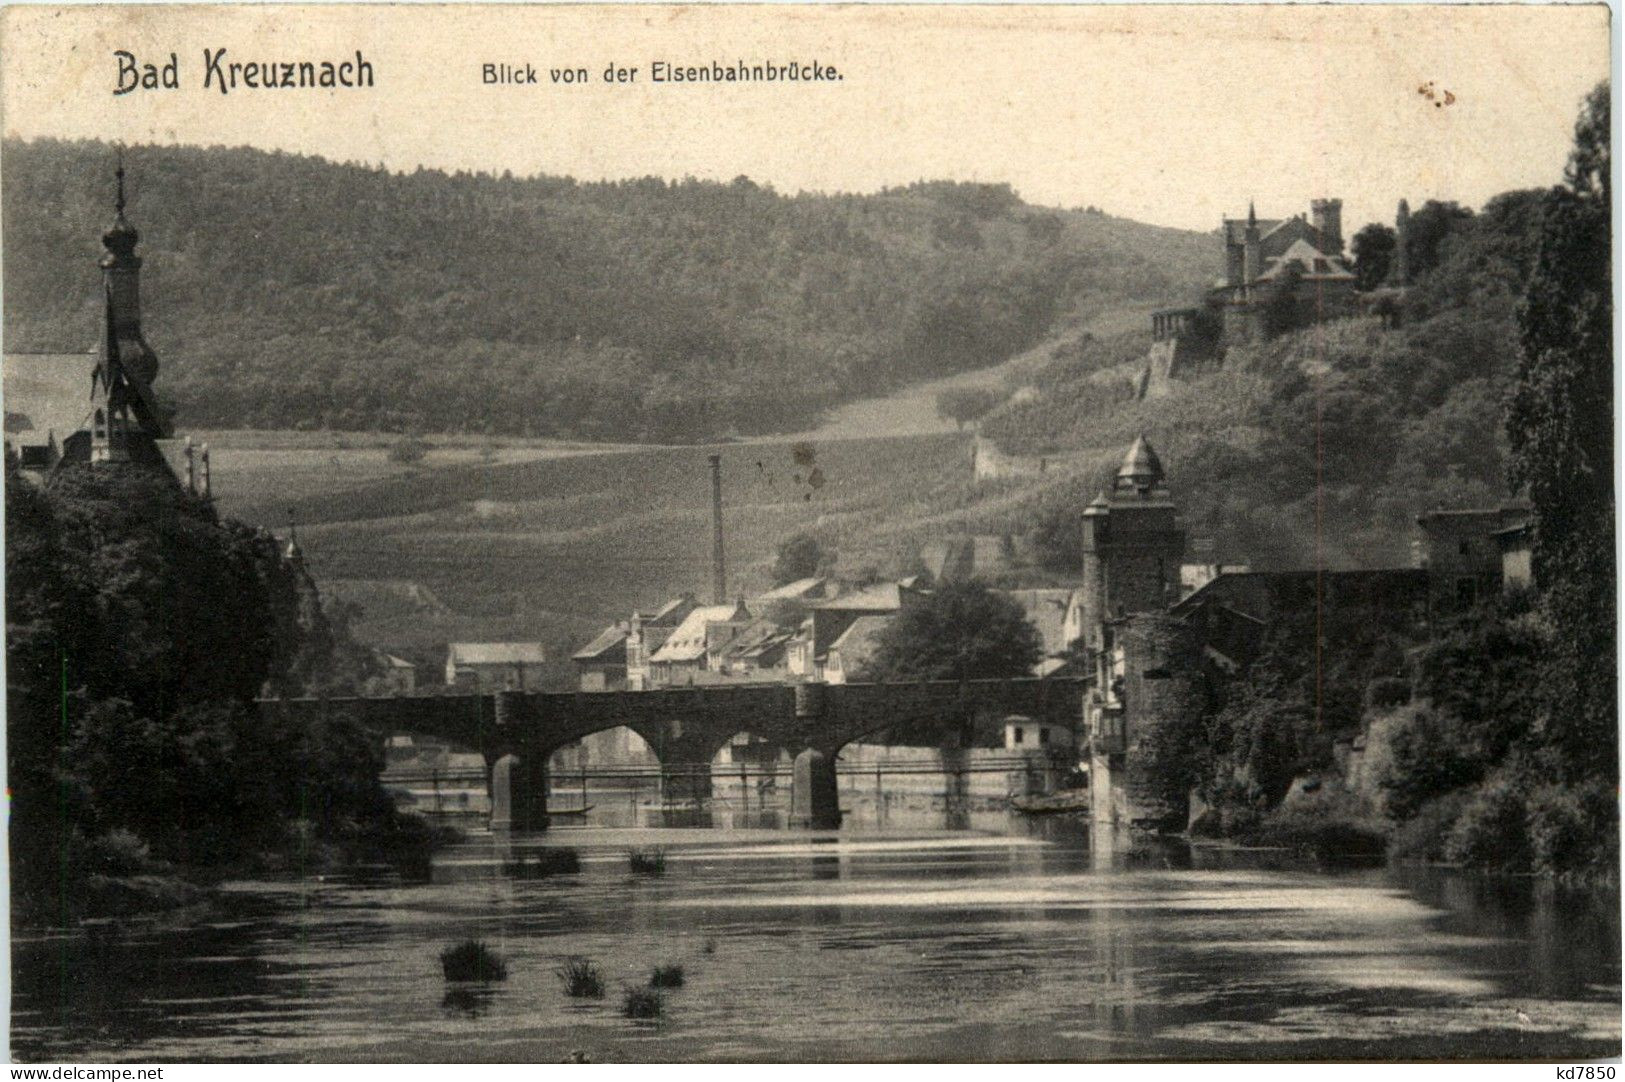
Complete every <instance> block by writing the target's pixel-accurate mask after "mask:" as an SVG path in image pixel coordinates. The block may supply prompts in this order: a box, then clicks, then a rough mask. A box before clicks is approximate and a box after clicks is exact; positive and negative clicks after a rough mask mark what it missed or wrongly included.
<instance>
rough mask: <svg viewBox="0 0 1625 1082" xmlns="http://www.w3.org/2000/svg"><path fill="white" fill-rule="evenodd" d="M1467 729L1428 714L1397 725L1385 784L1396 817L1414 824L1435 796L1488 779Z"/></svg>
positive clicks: (1432, 712) (1439, 715)
mask: <svg viewBox="0 0 1625 1082" xmlns="http://www.w3.org/2000/svg"><path fill="white" fill-rule="evenodd" d="M1462 728H1463V726H1462V724H1461V722H1460V721H1459V720H1458V719H1456V718H1454V717H1451V716H1449V715H1447V714H1443V713H1440V712H1439V711H1436V710H1428V709H1422V710H1417V711H1415V712H1414V713H1413V714H1412V715H1411V716H1410V718H1409V719H1407V720H1404V721H1400V722H1398V723H1397V724H1396V725H1395V727H1394V729H1393V731H1392V732H1391V733H1390V735H1389V738H1388V746H1389V765H1388V773H1387V776H1385V777H1384V778H1382V780H1381V782H1380V784H1381V786H1382V789H1383V792H1384V795H1385V797H1386V799H1387V807H1388V812H1389V814H1390V815H1393V816H1394V817H1395V818H1398V819H1408V818H1410V816H1411V815H1412V814H1414V813H1415V812H1416V810H1417V809H1418V808H1420V807H1421V806H1422V805H1423V804H1425V803H1426V802H1427V801H1429V800H1431V799H1433V798H1434V797H1436V796H1438V795H1440V794H1442V793H1449V792H1452V791H1454V790H1456V789H1460V788H1462V787H1464V786H1467V785H1471V784H1473V783H1474V782H1476V781H1478V780H1479V779H1480V778H1481V777H1483V772H1484V760H1483V758H1482V756H1481V755H1480V754H1479V751H1478V749H1477V747H1475V746H1474V743H1473V741H1472V739H1471V737H1470V735H1469V734H1466V733H1464V732H1463V731H1462Z"/></svg>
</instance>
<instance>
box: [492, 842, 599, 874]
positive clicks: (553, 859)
mask: <svg viewBox="0 0 1625 1082" xmlns="http://www.w3.org/2000/svg"><path fill="white" fill-rule="evenodd" d="M580 870H581V855H580V854H579V853H577V852H576V851H575V850H574V849H552V848H548V849H540V850H538V851H537V852H536V854H535V855H534V856H529V857H526V856H521V857H519V859H518V860H514V861H510V862H508V863H506V864H504V865H503V866H502V874H503V875H506V876H508V877H509V878H510V879H545V878H547V877H548V876H550V875H574V874H575V873H576V872H579V871H580Z"/></svg>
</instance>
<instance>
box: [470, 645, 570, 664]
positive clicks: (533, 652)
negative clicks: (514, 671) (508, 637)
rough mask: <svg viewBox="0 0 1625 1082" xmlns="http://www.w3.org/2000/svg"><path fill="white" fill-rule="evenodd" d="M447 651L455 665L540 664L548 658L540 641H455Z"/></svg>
mask: <svg viewBox="0 0 1625 1082" xmlns="http://www.w3.org/2000/svg"><path fill="white" fill-rule="evenodd" d="M446 652H447V659H448V660H449V661H450V662H451V663H452V664H453V665H540V664H542V663H543V662H545V661H546V660H547V651H546V650H544V649H543V648H542V644H541V643H539V642H454V643H451V644H449V645H448V646H447V647H446Z"/></svg>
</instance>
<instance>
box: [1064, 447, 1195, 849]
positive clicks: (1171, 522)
mask: <svg viewBox="0 0 1625 1082" xmlns="http://www.w3.org/2000/svg"><path fill="white" fill-rule="evenodd" d="M1184 556H1185V531H1184V530H1182V529H1180V527H1179V523H1178V520H1177V518H1176V514H1175V508H1174V501H1173V498H1172V497H1171V496H1170V495H1169V493H1168V483H1167V479H1166V478H1165V477H1164V476H1163V472H1162V462H1161V460H1160V459H1158V458H1157V452H1156V451H1155V450H1153V449H1152V447H1151V444H1150V442H1149V441H1148V440H1147V439H1146V438H1145V437H1144V436H1143V435H1142V436H1141V437H1140V438H1139V439H1137V440H1135V441H1134V446H1133V447H1130V448H1129V451H1128V454H1127V455H1125V456H1124V457H1123V464H1122V465H1121V466H1120V467H1119V468H1118V470H1117V474H1116V476H1115V477H1113V478H1112V486H1111V488H1110V489H1109V490H1107V491H1106V492H1104V493H1102V494H1101V495H1100V498H1099V499H1097V500H1095V502H1094V503H1092V504H1090V505H1089V507H1088V509H1087V510H1085V511H1084V513H1083V587H1082V592H1083V596H1082V599H1081V604H1080V608H1081V609H1082V612H1081V616H1082V623H1083V639H1084V643H1085V644H1086V645H1087V646H1088V648H1089V651H1090V655H1091V658H1092V660H1093V662H1094V666H1093V667H1094V673H1095V684H1094V687H1093V688H1091V689H1090V691H1089V694H1088V696H1087V697H1086V699H1085V701H1084V709H1083V715H1084V716H1083V730H1084V735H1085V737H1086V740H1087V747H1088V753H1089V789H1090V806H1091V814H1092V816H1093V818H1094V820H1095V822H1096V823H1097V824H1109V825H1113V826H1121V827H1127V828H1129V829H1130V830H1134V831H1143V830H1148V831H1153V832H1159V833H1160V832H1164V831H1169V830H1179V829H1182V828H1183V827H1184V825H1185V817H1186V811H1187V809H1186V803H1185V797H1184V794H1183V793H1182V792H1175V791H1173V789H1172V788H1170V786H1171V785H1172V782H1171V781H1170V779H1168V778H1166V777H1164V776H1162V775H1161V774H1160V773H1159V771H1160V770H1161V769H1162V766H1161V764H1159V763H1158V761H1157V756H1156V754H1155V753H1154V751H1153V750H1152V749H1153V748H1154V747H1155V746H1156V744H1157V741H1158V740H1159V739H1160V734H1161V733H1162V732H1164V731H1165V730H1166V729H1167V727H1168V726H1170V725H1183V724H1188V723H1189V722H1190V721H1191V719H1192V718H1193V717H1195V716H1197V715H1199V714H1200V712H1201V710H1202V708H1203V685H1202V673H1201V664H1200V657H1201V655H1200V650H1199V647H1198V644H1197V642H1196V637H1195V634H1194V631H1193V629H1192V628H1190V627H1189V626H1187V624H1186V623H1185V621H1183V620H1180V619H1178V618H1176V617H1173V616H1171V615H1169V611H1168V610H1169V607H1170V606H1171V605H1173V603H1174V602H1176V601H1177V600H1178V599H1179V568H1180V564H1181V563H1182V562H1183V560H1184ZM1176 780H1177V779H1176Z"/></svg>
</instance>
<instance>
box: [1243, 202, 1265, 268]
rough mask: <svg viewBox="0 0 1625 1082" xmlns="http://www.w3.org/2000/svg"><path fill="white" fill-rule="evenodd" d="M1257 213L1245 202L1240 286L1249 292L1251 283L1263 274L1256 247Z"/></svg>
mask: <svg viewBox="0 0 1625 1082" xmlns="http://www.w3.org/2000/svg"><path fill="white" fill-rule="evenodd" d="M1258 242H1259V237H1258V211H1257V209H1255V207H1254V206H1253V201H1252V200H1251V199H1249V200H1247V230H1246V232H1244V233H1243V234H1242V235H1241V284H1242V286H1243V287H1244V288H1245V289H1248V290H1250V289H1251V288H1252V285H1253V282H1254V280H1255V279H1257V278H1258V276H1259V275H1260V274H1262V273H1263V271H1264V268H1263V267H1262V266H1261V265H1260V264H1261V261H1260V259H1259V255H1260V253H1259V247H1258Z"/></svg>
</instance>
